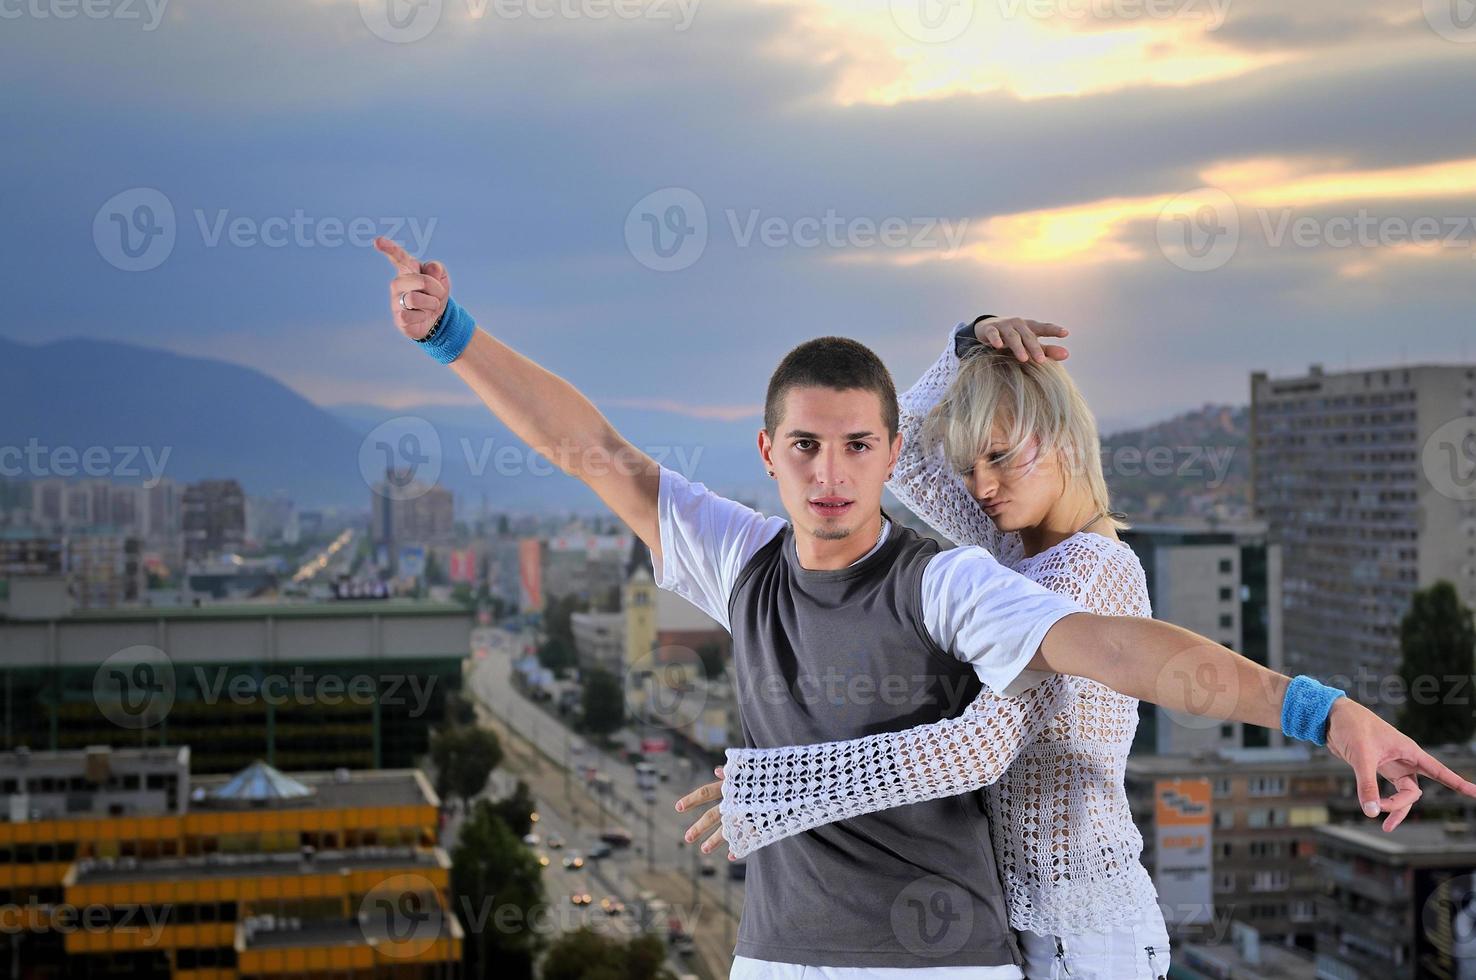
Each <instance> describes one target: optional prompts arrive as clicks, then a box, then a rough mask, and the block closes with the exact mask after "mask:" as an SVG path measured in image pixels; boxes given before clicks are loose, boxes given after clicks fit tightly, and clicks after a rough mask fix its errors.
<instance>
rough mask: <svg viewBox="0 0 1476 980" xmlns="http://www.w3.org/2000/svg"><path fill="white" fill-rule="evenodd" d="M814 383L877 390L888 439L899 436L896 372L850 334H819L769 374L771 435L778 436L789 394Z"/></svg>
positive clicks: (767, 404) (768, 422)
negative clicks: (841, 335) (894, 373)
mask: <svg viewBox="0 0 1476 980" xmlns="http://www.w3.org/2000/svg"><path fill="white" fill-rule="evenodd" d="M811 386H816V387H821V388H834V389H835V390H837V391H848V390H852V389H860V390H861V391H872V392H875V393H876V397H877V398H878V399H880V400H881V412H882V422H883V423H885V424H886V427H887V439H888V440H891V439H895V438H896V436H897V424H898V420H897V415H898V410H897V388H896V386H895V385H893V384H892V374H891V372H890V371H888V370H887V367H886V365H885V364H883V363H882V362H881V358H879V357H877V356H876V354H874V353H872V350H871V348H869V347H867V346H866V345H865V344H863V343H860V342H859V341H855V340H852V339H851V338H849V337H816V338H815V339H814V340H807V341H805V342H804V343H803V344H800V345H799V346H798V347H796V348H795V349H794V350H792V351H790V352H789V353H788V354H785V355H784V360H782V361H780V362H779V366H778V367H777V368H775V369H774V373H773V374H772V375H771V376H770V377H769V393H768V394H767V395H766V396H765V397H764V428H765V429H767V430H768V433H769V438H771V439H776V438H778V435H779V433H778V429H779V425H780V423H781V422H782V421H783V420H784V396H785V394H787V393H788V392H789V390H790V389H791V388H805V387H811Z"/></svg>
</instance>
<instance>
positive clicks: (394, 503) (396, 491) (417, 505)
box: [369, 470, 456, 556]
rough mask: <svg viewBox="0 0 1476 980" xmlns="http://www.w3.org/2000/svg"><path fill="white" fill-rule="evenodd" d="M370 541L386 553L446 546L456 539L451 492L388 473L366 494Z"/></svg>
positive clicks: (403, 474)
mask: <svg viewBox="0 0 1476 980" xmlns="http://www.w3.org/2000/svg"><path fill="white" fill-rule="evenodd" d="M369 515H370V516H369V539H370V541H371V542H372V543H373V544H374V545H375V546H376V547H378V546H380V545H383V546H385V547H387V548H388V549H389V553H390V555H391V556H393V555H394V553H395V550H396V549H398V548H400V547H401V546H403V545H432V544H446V543H449V542H450V541H452V540H453V539H454V538H455V536H456V501H455V498H454V497H453V496H452V493H451V491H450V490H447V489H446V488H445V487H442V486H435V485H426V484H423V483H420V482H419V481H416V480H413V479H411V478H410V475H409V473H408V471H402V470H391V471H389V472H387V473H386V474H385V479H384V480H381V481H380V482H379V483H376V484H375V485H374V487H373V488H372V489H371V490H370V492H369Z"/></svg>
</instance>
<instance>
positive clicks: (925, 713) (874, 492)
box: [376, 239, 1476, 980]
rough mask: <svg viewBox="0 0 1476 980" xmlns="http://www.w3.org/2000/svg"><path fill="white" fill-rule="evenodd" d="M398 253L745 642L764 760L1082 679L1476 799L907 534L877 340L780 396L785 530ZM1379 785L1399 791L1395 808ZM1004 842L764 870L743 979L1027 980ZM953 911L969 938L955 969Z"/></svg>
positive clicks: (1298, 693)
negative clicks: (861, 682) (939, 929)
mask: <svg viewBox="0 0 1476 980" xmlns="http://www.w3.org/2000/svg"><path fill="white" fill-rule="evenodd" d="M376 247H378V248H379V249H380V251H382V252H383V253H384V254H385V255H386V256H387V257H388V258H389V260H390V261H391V262H392V263H393V264H394V266H395V270H396V275H395V278H394V279H393V281H392V282H391V284H390V299H391V304H392V309H393V311H394V312H393V315H394V319H395V323H396V325H397V326H398V327H399V329H400V330H401V332H402V333H404V334H405V335H406V336H407V337H409V338H410V339H411V340H414V341H416V342H418V343H420V344H421V345H422V346H423V347H424V348H425V349H426V350H427V352H428V353H430V354H432V356H434V357H436V359H437V360H439V361H442V362H443V363H448V364H450V366H451V368H452V370H453V371H455V372H456V373H457V374H458V375H459V376H460V377H461V378H462V379H463V380H464V381H465V382H466V383H467V384H468V385H469V386H470V387H471V388H472V390H473V391H474V392H476V394H477V395H478V397H480V398H481V399H482V401H483V402H484V403H485V404H486V405H487V406H488V408H489V409H491V410H492V412H493V413H494V414H496V415H497V416H498V418H500V419H501V420H502V421H503V423H504V424H506V425H507V426H508V428H509V429H511V430H512V431H513V432H514V433H515V434H516V435H517V436H518V437H519V438H521V439H523V440H524V441H525V442H526V443H527V444H528V445H529V446H531V447H532V448H533V449H535V450H537V451H538V452H540V453H541V454H543V455H544V456H546V457H548V458H549V459H550V460H551V461H552V462H553V463H554V464H555V465H557V466H558V467H559V468H560V469H562V470H563V471H564V472H565V473H568V474H569V475H571V476H575V477H578V478H579V479H581V480H583V481H584V482H585V483H586V484H588V485H589V486H590V487H591V489H593V490H594V491H595V493H596V494H598V495H599V497H600V498H601V499H602V500H603V501H604V502H605V503H606V504H607V505H608V506H609V507H610V509H611V510H613V511H614V512H615V513H616V515H618V516H619V517H620V518H621V520H623V521H624V522H625V523H626V524H627V525H629V526H630V528H631V529H632V530H633V531H634V532H635V533H636V534H637V535H638V536H640V538H641V539H642V540H643V541H644V542H645V543H646V544H647V546H649V548H650V550H651V555H652V563H653V570H654V571H655V573H656V577H657V583H658V585H660V586H662V587H663V588H668V589H671V590H673V591H675V592H677V593H678V594H681V595H683V596H685V597H686V598H688V599H689V600H691V601H692V602H694V603H696V604H697V605H699V606H700V607H702V608H703V609H704V610H706V611H707V612H708V613H709V614H710V615H712V616H713V617H714V618H715V619H717V620H718V621H719V622H722V623H723V624H724V625H725V626H727V627H728V628H729V629H730V631H731V632H732V634H733V639H734V666H735V671H736V673H737V674H738V680H739V687H740V695H741V697H742V722H743V728H744V732H745V737H746V738H747V740H748V741H749V743H750V744H752V745H758V746H772V745H785V744H800V743H808V742H816V741H834V740H838V739H845V738H852V737H857V736H860V735H866V734H871V733H873V732H877V731H895V730H900V729H903V728H909V727H912V726H914V725H918V724H925V723H928V722H931V721H936V720H938V719H940V718H943V717H951V716H954V715H956V714H957V713H958V712H959V711H961V710H962V709H963V707H964V706H965V705H967V704H968V703H969V702H970V701H971V700H972V698H973V696H974V694H976V693H977V691H978V690H979V685H980V684H987V685H988V686H990V687H991V688H992V689H994V690H996V691H999V692H1001V693H1005V694H1013V693H1015V692H1017V691H1019V690H1021V689H1023V687H1026V686H1029V685H1030V684H1031V683H1033V682H1034V681H1035V680H1037V679H1038V678H1039V677H1041V676H1044V675H1046V674H1049V673H1069V674H1077V675H1080V676H1084V677H1089V678H1091V679H1093V680H1097V681H1099V682H1101V683H1103V684H1105V685H1107V686H1109V687H1112V688H1114V689H1116V690H1118V691H1120V692H1122V693H1123V694H1126V695H1129V696H1131V697H1135V698H1140V699H1142V700H1147V701H1152V702H1155V703H1158V704H1162V705H1164V706H1165V707H1167V708H1170V709H1173V710H1177V711H1183V712H1186V713H1205V714H1213V715H1215V716H1217V717H1223V718H1227V719H1233V720H1239V721H1244V722H1249V723H1251V724H1257V725H1262V726H1264V727H1282V728H1283V729H1284V730H1285V729H1287V726H1288V725H1294V726H1295V727H1296V732H1297V733H1298V734H1299V735H1300V737H1304V738H1308V739H1310V740H1314V741H1318V742H1321V741H1322V740H1324V739H1325V740H1326V742H1327V744H1328V745H1329V747H1330V749H1331V750H1332V751H1333V752H1334V753H1335V754H1337V755H1338V756H1339V757H1340V758H1342V759H1344V760H1345V761H1347V762H1348V763H1349V764H1350V765H1351V766H1352V767H1353V768H1354V770H1355V773H1356V775H1357V784H1358V795H1359V799H1360V801H1361V802H1362V803H1363V804H1364V809H1365V812H1366V813H1368V814H1369V815H1370V816H1373V815H1376V814H1377V813H1379V812H1380V811H1381V810H1382V811H1383V812H1387V813H1389V814H1390V815H1391V817H1390V819H1391V820H1393V821H1395V822H1397V820H1399V819H1403V815H1404V814H1405V813H1407V812H1408V809H1409V807H1411V806H1412V805H1413V804H1414V802H1415V801H1416V800H1417V799H1418V798H1419V795H1420V790H1419V787H1418V782H1417V778H1416V776H1417V774H1423V775H1427V776H1432V777H1434V778H1437V779H1439V780H1440V781H1441V782H1443V783H1445V784H1446V785H1448V786H1451V787H1452V788H1454V789H1456V790H1458V791H1459V792H1462V793H1465V794H1467V795H1470V796H1473V797H1476V785H1472V784H1471V783H1469V782H1467V781H1466V780H1464V779H1462V778H1461V777H1459V776H1458V775H1456V774H1455V773H1453V772H1451V771H1450V770H1449V769H1447V768H1445V767H1444V766H1442V765H1441V764H1440V763H1439V762H1437V761H1436V760H1434V759H1433V758H1431V757H1430V756H1429V755H1428V754H1426V753H1425V752H1423V751H1422V750H1421V749H1420V748H1419V746H1417V745H1415V744H1414V743H1413V742H1412V741H1411V740H1410V739H1408V738H1406V737H1404V736H1403V735H1401V734H1400V733H1399V732H1397V731H1396V730H1394V729H1393V728H1392V727H1390V726H1389V725H1387V724H1385V723H1384V722H1382V721H1381V720H1379V719H1378V718H1377V717H1376V716H1374V715H1373V714H1372V713H1371V712H1369V711H1368V710H1367V709H1365V708H1363V707H1362V706H1360V705H1358V704H1356V703H1355V702H1353V701H1351V700H1350V699H1348V698H1346V697H1339V696H1338V695H1339V694H1341V692H1333V691H1331V689H1326V688H1321V686H1320V685H1316V684H1315V682H1310V681H1309V682H1308V683H1303V682H1304V681H1307V680H1308V679H1304V678H1298V679H1297V680H1296V681H1295V682H1294V681H1292V680H1291V679H1289V678H1286V677H1284V676H1283V675H1280V674H1277V673H1275V672H1273V671H1269V670H1267V669H1265V668H1264V667H1261V666H1259V665H1257V664H1255V663H1253V662H1252V661H1249V660H1246V659H1245V658H1243V657H1241V656H1239V655H1238V654H1236V653H1234V652H1233V651H1231V650H1228V649H1226V648H1225V647H1222V646H1220V645H1219V644H1216V643H1213V642H1212V641H1210V640H1208V639H1206V638H1204V637H1201V636H1198V635H1197V634H1194V633H1192V632H1190V631H1188V630H1184V629H1181V628H1179V627H1176V626H1172V625H1170V624H1167V623H1162V622H1158V621H1156V620H1151V619H1145V618H1139V617H1102V616H1094V615H1091V614H1088V613H1085V612H1083V611H1081V610H1080V609H1079V608H1078V607H1076V606H1075V605H1074V604H1073V603H1071V602H1070V601H1069V600H1067V599H1065V598H1064V597H1062V596H1059V595H1057V594H1055V593H1053V592H1050V591H1048V590H1046V589H1044V588H1041V587H1040V586H1038V585H1036V584H1035V583H1033V582H1030V581H1029V580H1027V579H1025V578H1024V577H1022V576H1019V575H1016V574H1014V573H1012V572H1009V571H1008V570H1005V569H1004V568H1002V567H1001V566H1000V565H998V563H996V562H995V561H994V560H993V558H992V557H991V556H989V554H988V553H987V552H984V551H983V550H982V549H978V548H956V549H951V550H947V551H942V550H940V549H939V547H938V545H937V544H936V542H933V541H931V540H929V539H925V538H922V537H920V536H919V535H917V534H916V533H914V532H912V531H911V530H910V529H907V528H903V527H899V526H895V525H893V524H892V523H891V522H890V521H888V520H886V518H885V515H884V514H883V512H882V510H881V493H882V487H883V484H884V483H885V482H886V480H887V478H888V475H889V474H890V472H891V469H892V467H893V466H894V465H895V464H896V462H897V457H898V454H899V452H900V449H901V437H900V436H899V435H898V433H897V414H898V409H897V402H896V392H895V390H894V388H893V386H892V382H891V378H890V376H889V375H888V374H887V372H886V369H885V368H884V367H883V366H882V365H881V363H880V361H878V360H877V359H876V356H875V355H874V354H872V353H871V352H870V351H869V350H867V349H866V348H865V347H863V346H862V345H860V344H858V343H856V342H855V341H852V340H847V339H845V338H836V337H827V338H819V339H818V340H815V341H810V342H809V343H807V344H802V345H800V346H799V347H797V348H796V349H795V350H794V351H791V352H790V354H789V355H788V356H787V357H786V358H785V359H784V362H783V363H782V364H781V365H780V367H779V369H778V370H777V371H776V372H775V374H774V376H773V378H771V380H770V384H769V391H768V395H767V398H766V402H765V413H764V415H765V418H764V428H763V429H762V430H761V431H760V432H759V434H758V449H759V455H760V457H761V458H762V460H763V462H764V465H765V467H766V469H767V470H768V471H769V474H770V475H771V476H772V477H774V478H775V479H776V480H777V481H778V486H779V492H780V498H781V501H782V502H783V505H784V509H785V511H786V513H787V514H788V515H789V518H790V519H789V520H788V521H785V520H783V519H782V518H778V517H768V518H766V517H764V516H763V515H760V514H757V513H756V512H754V511H752V510H751V509H749V508H746V507H744V506H742V505H741V504H737V503H736V502H734V501H731V500H725V499H724V498H722V497H720V496H718V495H716V494H713V493H711V492H709V491H707V490H706V488H705V487H703V486H702V485H701V484H693V483H689V482H688V481H686V480H685V479H683V478H682V477H681V476H680V475H679V474H677V473H674V472H673V471H671V470H668V469H666V468H664V467H661V466H658V465H657V464H656V463H655V462H654V461H653V460H652V459H650V457H649V456H647V455H646V454H644V453H642V452H640V451H639V450H638V449H636V447H634V446H632V445H631V444H630V443H629V442H627V441H626V440H625V439H623V438H622V437H621V436H620V434H619V433H618V432H616V431H615V430H614V428H613V427H612V426H611V425H610V424H609V422H608V421H607V420H606V419H605V418H604V417H603V416H602V415H601V414H600V412H599V411H598V410H597V409H596V408H595V407H594V405H593V404H592V403H590V402H589V400H588V399H587V398H585V397H584V396H583V395H581V394H580V393H579V392H578V391H577V390H575V389H574V388H573V387H572V386H571V385H569V384H568V383H567V382H566V381H564V380H563V379H561V378H559V377H557V376H556V375H554V374H552V373H550V372H549V371H547V370H545V369H544V368H542V367H540V366H538V365H537V364H534V363H533V362H532V361H530V360H528V359H527V358H525V357H523V356H522V355H520V354H518V353H517V352H516V351H513V350H512V349H511V348H509V347H508V346H507V345H505V344H503V343H502V342H501V341H499V340H497V339H495V338H494V337H492V336H491V335H489V334H487V333H486V332H484V331H481V330H478V329H476V327H475V324H474V323H473V322H472V321H471V318H470V317H469V316H468V315H467V314H466V312H465V311H464V310H462V309H461V308H460V307H459V306H458V305H457V304H456V303H454V302H452V301H451V288H450V278H449V276H448V275H447V274H446V271H445V269H444V267H443V266H441V264H440V263H437V262H429V263H425V264H421V263H420V262H419V261H418V260H416V259H415V258H414V257H412V256H410V255H409V254H407V253H406V252H405V251H404V250H403V249H402V248H400V247H399V246H398V245H395V244H394V243H392V242H389V241H388V240H385V239H379V240H377V241H376ZM837 663H839V664H841V665H842V666H843V667H844V668H845V669H846V671H847V672H849V673H850V674H851V676H852V677H859V678H872V679H875V680H876V681H877V683H878V690H879V689H880V686H881V685H885V684H888V683H890V682H892V681H895V680H899V679H900V680H901V681H903V682H904V684H905V686H906V688H907V690H906V695H905V696H904V697H901V698H895V697H893V698H887V697H883V696H868V697H858V696H848V697H842V698H836V697H834V696H833V695H832V696H829V697H827V696H824V695H821V696H817V688H818V687H820V686H821V685H820V683H819V678H821V677H823V676H824V675H825V674H826V673H827V670H828V669H831V668H834V667H835V666H836V664H837ZM1170 668H1172V671H1173V674H1174V676H1179V675H1181V674H1187V676H1190V677H1195V678H1203V677H1206V676H1209V677H1211V678H1213V679H1215V681H1216V682H1217V687H1218V688H1219V689H1220V690H1222V691H1226V692H1229V694H1228V695H1227V696H1224V697H1221V698H1219V699H1218V700H1217V703H1214V704H1212V706H1211V710H1209V711H1205V710H1204V709H1203V708H1202V707H1200V706H1199V705H1198V702H1199V700H1200V698H1199V697H1198V696H1197V693H1196V692H1194V691H1189V690H1185V689H1184V688H1183V687H1182V686H1180V685H1177V684H1170V683H1161V678H1163V677H1164V676H1165V674H1166V672H1167V671H1168V670H1169V669H1170ZM1032 672H1033V673H1032ZM1200 693H1202V692H1200ZM1288 719H1290V721H1289V720H1288ZM1379 774H1382V775H1384V776H1385V777H1386V778H1388V779H1390V780H1391V781H1392V782H1393V783H1394V785H1395V787H1396V789H1397V790H1398V791H1397V792H1396V793H1395V794H1394V795H1393V796H1392V797H1390V798H1388V799H1386V800H1380V799H1379V792H1378V779H1377V777H1378V775H1379ZM988 832H989V828H988V823H987V821H986V820H985V819H984V818H983V814H982V811H981V809H980V808H979V807H978V805H977V801H975V800H972V799H971V798H970V797H967V796H963V797H948V798H944V799H940V800H932V801H927V802H923V803H918V804H914V805H912V806H908V807H901V808H897V809H894V810H890V811H885V812H882V813H875V814H867V815H865V816H863V817H858V818H855V819H852V820H845V821H839V822H837V823H835V824H830V825H827V826H825V827H820V828H816V829H815V830H812V831H808V832H806V833H804V834H801V835H797V836H795V837H792V838H788V839H786V840H784V841H780V842H778V843H776V844H775V845H772V846H770V847H768V848H765V849H764V850H763V851H760V852H756V853H755V854H754V855H753V856H752V857H751V858H750V863H749V870H748V885H747V898H746V901H745V909H744V916H743V920H742V923H741V924H740V928H739V936H738V946H737V951H736V952H737V957H738V958H737V960H736V961H735V966H734V975H735V976H738V975H764V976H791V975H793V976H797V975H798V974H799V972H800V971H801V970H802V969H804V968H806V967H809V968H812V969H815V970H817V972H820V971H823V973H824V975H825V976H829V977H835V978H837V980H841V978H851V977H858V978H859V977H861V976H868V977H875V976H878V975H879V974H886V973H887V972H889V971H892V970H907V971H908V976H909V977H912V976H913V975H914V973H915V971H917V970H927V971H928V973H927V977H928V980H935V978H936V980H942V978H945V977H950V978H951V977H955V976H956V977H959V978H962V977H964V976H969V977H984V978H1005V977H1019V976H1021V973H1020V971H1019V968H1018V965H1019V963H1020V962H1021V956H1020V951H1019V949H1018V946H1017V944H1016V941H1015V938H1014V935H1013V933H1012V932H1011V930H1010V928H1009V925H1008V922H1007V920H1006V916H1005V913H1004V908H1003V899H1002V894H1001V887H1000V882H999V879H998V873H997V871H996V869H995V867H994V864H993V857H992V849H991V847H990V844H989V840H988V839H987V836H985V835H987V834H988ZM919 886H922V890H921V891H919ZM939 895H942V896H943V898H944V901H943V903H942V904H941V905H938V904H936V899H937V898H938V896H939ZM914 912H916V913H918V915H919V916H920V919H919V923H920V924H918V925H916V926H915V927H914V925H913V924H912V920H910V919H909V918H908V917H909V915H911V914H913V913H914ZM929 912H936V913H937V916H938V918H939V920H940V922H942V923H943V925H944V926H946V927H947V928H946V929H945V931H946V932H947V933H948V934H949V941H948V942H947V943H946V944H945V945H943V946H941V947H940V946H939V944H938V943H937V942H936V935H935V934H934V931H933V930H932V928H931V926H930V925H929V924H928V923H927V922H926V921H924V920H925V919H926V916H927V914H928V913H929Z"/></svg>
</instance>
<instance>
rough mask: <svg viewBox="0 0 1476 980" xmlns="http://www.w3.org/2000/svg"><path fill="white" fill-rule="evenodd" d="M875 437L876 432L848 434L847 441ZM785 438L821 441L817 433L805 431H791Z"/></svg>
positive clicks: (785, 434)
mask: <svg viewBox="0 0 1476 980" xmlns="http://www.w3.org/2000/svg"><path fill="white" fill-rule="evenodd" d="M874 435H876V433H875V432H847V433H846V439H847V440H851V439H869V438H871V437H872V436H874ZM784 438H786V439H819V438H820V437H819V436H818V435H816V434H815V433H813V432H806V431H805V430H804V429H790V430H789V431H788V432H786V433H784Z"/></svg>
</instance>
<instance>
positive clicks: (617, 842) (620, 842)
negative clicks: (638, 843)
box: [600, 827, 632, 847]
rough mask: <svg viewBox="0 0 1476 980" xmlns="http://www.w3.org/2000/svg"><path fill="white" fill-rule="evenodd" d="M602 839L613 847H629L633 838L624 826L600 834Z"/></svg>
mask: <svg viewBox="0 0 1476 980" xmlns="http://www.w3.org/2000/svg"><path fill="white" fill-rule="evenodd" d="M600 840H602V841H604V842H605V843H606V844H609V845H610V846H611V847H629V846H630V843H631V840H632V838H631V836H630V831H628V830H626V829H625V828H624V827H615V828H612V829H610V830H607V831H605V832H604V833H602V834H600Z"/></svg>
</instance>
